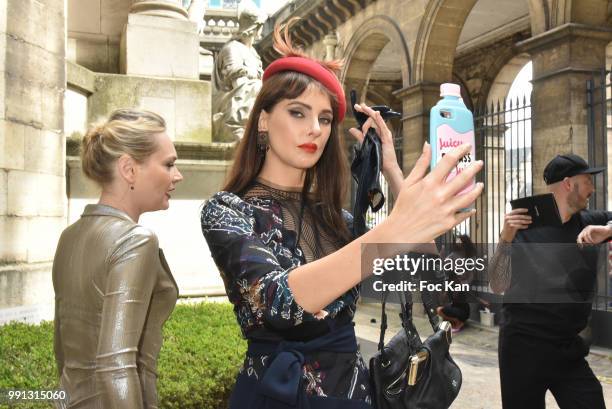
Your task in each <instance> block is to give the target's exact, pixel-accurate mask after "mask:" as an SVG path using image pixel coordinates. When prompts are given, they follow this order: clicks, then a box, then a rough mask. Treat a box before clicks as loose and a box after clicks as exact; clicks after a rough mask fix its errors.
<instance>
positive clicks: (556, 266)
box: [501, 210, 612, 340]
mask: <svg viewBox="0 0 612 409" xmlns="http://www.w3.org/2000/svg"><path fill="white" fill-rule="evenodd" d="M610 219H612V213H611V212H605V211H590V210H585V211H582V212H579V213H577V214H574V215H573V216H572V217H571V218H570V220H568V221H567V222H566V223H564V224H563V225H562V226H559V227H553V226H542V227H536V228H531V229H527V230H521V231H519V232H518V233H517V235H516V237H515V239H514V241H513V246H512V259H511V266H512V279H511V283H510V287H509V288H508V290H507V291H506V293H505V295H504V308H503V318H502V323H501V327H502V330H503V332H504V333H505V334H512V333H521V334H525V335H529V336H533V337H537V338H542V339H549V340H552V339H556V340H562V339H565V340H571V339H574V338H575V337H576V336H577V334H578V333H579V332H580V331H581V330H582V329H584V328H585V327H586V325H587V321H588V317H589V314H590V311H591V305H592V303H591V299H592V295H593V290H594V288H595V282H596V274H597V261H598V257H599V249H600V248H601V246H585V247H580V246H578V245H577V244H576V239H577V237H578V234H579V233H580V232H581V231H582V229H583V228H584V227H585V226H588V225H605V224H606V223H607V222H608V220H610Z"/></svg>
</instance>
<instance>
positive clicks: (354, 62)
mask: <svg viewBox="0 0 612 409" xmlns="http://www.w3.org/2000/svg"><path fill="white" fill-rule="evenodd" d="M611 8H612V7H611V3H610V2H609V1H608V0H376V1H374V0H295V1H292V2H289V3H287V5H286V6H285V7H283V8H281V9H280V10H279V11H278V12H277V13H276V14H274V15H273V16H272V17H271V18H270V19H269V20H268V21H267V23H266V26H265V30H264V36H263V38H262V39H261V40H260V41H259V42H258V44H257V47H258V50H259V51H260V54H261V55H262V57H263V60H264V66H265V64H266V63H267V62H269V61H270V60H271V59H272V58H274V51H273V50H272V47H271V44H272V42H271V41H272V40H271V34H270V33H271V29H272V27H273V25H274V24H275V23H276V22H283V21H286V20H287V19H288V18H290V17H292V16H299V17H301V18H302V19H301V20H300V22H299V23H298V24H297V26H296V28H295V30H294V33H293V35H294V37H295V38H296V39H297V41H298V42H300V43H301V44H302V45H303V46H304V47H305V48H306V49H308V50H309V51H310V52H311V53H313V54H314V55H316V56H318V57H320V58H343V59H344V60H345V62H346V64H345V67H344V69H343V71H342V74H341V80H342V82H343V83H344V85H345V89H350V88H354V89H356V90H358V92H359V94H360V95H361V97H362V99H364V100H366V101H368V102H370V103H384V104H387V105H391V106H393V107H394V108H395V109H396V110H398V111H400V112H402V118H401V119H400V120H397V122H392V126H393V128H394V129H396V131H397V132H399V133H400V134H401V137H402V138H401V144H402V152H403V157H402V162H403V165H404V171H405V172H406V173H407V172H408V171H409V170H410V168H411V166H412V164H413V163H414V162H415V160H416V158H417V155H418V152H420V150H421V147H422V144H423V142H424V140H425V138H426V137H427V136H428V133H429V109H430V108H431V107H432V106H433V105H434V104H435V103H436V102H437V101H438V99H439V96H438V90H439V85H440V84H441V83H442V82H448V81H454V82H459V83H461V84H462V85H463V88H464V92H465V95H464V100H465V101H466V102H467V104H468V105H469V106H470V107H471V108H473V109H477V108H478V107H482V106H484V105H486V104H488V103H490V102H491V101H495V100H497V99H500V98H501V99H503V98H504V97H505V96H506V95H507V93H508V90H509V88H510V84H511V83H512V80H513V78H514V77H515V76H516V74H517V73H518V71H519V70H520V69H521V68H522V67H523V66H524V65H525V64H526V63H527V62H528V61H531V62H532V64H533V81H532V84H533V92H532V94H531V102H532V108H531V110H532V113H531V117H532V126H531V128H532V144H533V148H532V150H533V153H532V155H533V158H532V165H533V175H534V178H533V183H534V193H538V192H542V191H543V189H544V186H543V182H542V181H541V178H540V176H539V175H541V174H542V170H543V167H544V165H545V164H546V163H547V162H548V160H549V159H550V158H551V157H552V156H553V155H554V154H556V153H558V152H568V151H571V152H575V153H578V154H580V155H582V156H584V157H588V138H587V134H588V121H589V119H588V116H587V110H586V87H585V82H586V80H587V79H589V78H590V77H591V76H592V75H593V73H595V72H598V71H599V70H601V69H602V68H604V67H605V66H606V48H607V46H608V44H609V43H610V41H612V24H611V19H610V16H611V12H610V10H611ZM234 15H235V13H233V12H232V11H228V10H217V11H209V10H207V14H206V17H205V24H204V25H203V31H202V33H200V34H198V30H197V24H196V23H194V22H191V21H189V20H188V18H187V17H188V14H187V11H186V10H185V8H184V7H183V2H182V1H180V0H67V1H66V2H65V1H64V0H42V1H41V0H6V1H2V2H0V72H1V73H2V76H1V77H0V294H2V295H0V309H5V310H6V309H7V308H12V307H16V306H24V305H25V306H27V305H32V304H37V303H38V302H40V301H41V300H45V302H48V301H50V297H51V298H52V294H51V295H50V296H49V284H50V279H49V267H50V263H51V260H52V258H53V251H54V249H55V244H56V242H57V238H58V235H59V232H61V230H62V229H63V228H64V227H65V226H66V225H67V224H68V223H70V222H72V221H74V220H75V219H76V218H78V215H79V214H80V211H81V209H82V208H83V206H84V205H85V203H88V202H91V201H92V200H95V197H96V194H97V190H96V187H95V186H94V185H92V184H91V183H89V182H87V181H86V180H85V179H84V178H83V176H82V174H81V172H80V164H79V162H78V157H77V150H76V146H77V142H78V138H79V132H82V130H83V129H84V126H85V124H86V123H89V122H92V121H95V120H96V119H97V118H99V117H102V116H104V115H107V114H108V113H109V112H110V111H111V110H112V109H114V108H116V107H119V106H125V105H130V106H136V107H140V108H146V109H151V110H155V111H157V112H159V113H161V114H162V115H164V116H165V117H166V119H167V120H168V123H169V134H170V135H171V137H172V138H173V139H174V141H175V143H176V145H177V149H178V152H179V157H180V158H181V160H180V161H179V167H180V168H181V171H183V174H184V175H185V182H184V183H183V184H181V185H179V188H178V189H177V199H176V200H174V201H173V204H172V207H171V210H170V211H169V212H167V214H165V215H164V216H161V215H156V214H153V215H150V216H147V217H145V218H143V222H144V223H150V224H151V226H153V227H154V228H155V229H156V230H157V231H158V233H159V235H160V238H161V241H162V246H165V247H166V253H167V254H168V257H169V259H170V264H171V265H172V266H176V267H175V270H178V271H179V274H178V281H179V285H181V277H185V281H184V282H183V283H184V286H183V288H182V289H181V290H182V291H183V292H187V291H188V290H189V288H191V289H194V291H196V292H202V291H218V289H219V284H220V282H219V281H218V279H217V278H216V275H217V273H216V271H214V267H212V265H211V264H210V260H209V259H207V255H206V253H207V250H206V248H205V245H204V242H203V240H202V239H201V235H200V234H199V226H198V222H197V210H198V208H199V205H200V204H201V202H202V200H203V199H204V198H206V197H207V196H209V195H210V194H211V193H212V192H214V191H216V190H217V189H218V188H219V186H220V185H221V181H222V179H223V176H224V174H225V171H226V169H227V167H228V165H229V163H230V162H229V160H230V158H231V147H230V146H227V145H224V144H220V143H216V142H214V137H213V136H211V134H210V73H207V72H206V68H204V69H203V68H202V67H203V66H204V67H205V66H207V64H208V65H210V64H209V63H210V61H209V60H207V62H205V63H204V64H202V61H204V60H206V58H208V59H210V58H212V57H214V53H215V51H216V50H218V49H219V47H220V46H221V44H223V42H225V41H227V39H229V38H230V36H231V32H232V27H233V26H234V24H235V17H234ZM232 19H234V20H232ZM608 54H609V53H608ZM65 96H66V98H65ZM349 117H350V116H349ZM351 125H352V124H351V122H350V120H347V121H346V124H345V127H349V126H351ZM598 126H599V125H598ZM79 129H80V130H81V131H79ZM491 194H492V193H491ZM168 220H173V222H172V223H170V222H169V221H168ZM473 228H474V229H478V228H481V229H482V228H484V227H483V226H480V227H479V226H473ZM164 237H166V242H165V243H164ZM176 237H181V240H180V241H181V243H180V244H178V243H177V240H176V239H175V238H176ZM167 247H169V249H168V248H167ZM204 260H207V261H204ZM197 277H200V278H201V277H210V279H208V278H207V279H204V281H198V279H199V278H197ZM190 280H195V281H190ZM207 280H208V281H207ZM41 282H42V283H46V284H45V285H40V283H41ZM193 282H197V284H194V285H192V284H193ZM190 286H191V287H190ZM215 289H216V290H215ZM6 294H8V295H6Z"/></svg>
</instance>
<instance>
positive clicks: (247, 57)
mask: <svg viewBox="0 0 612 409" xmlns="http://www.w3.org/2000/svg"><path fill="white" fill-rule="evenodd" d="M238 12H239V18H238V21H239V29H238V32H237V34H236V35H235V36H234V38H233V39H232V40H230V41H228V42H227V43H226V44H225V45H224V46H223V47H222V48H221V50H220V51H219V54H218V55H217V58H216V59H215V67H214V70H213V75H212V83H213V92H212V112H213V140H214V141H217V142H233V141H237V140H240V139H241V138H242V135H243V134H244V126H245V124H246V120H247V118H248V116H249V113H250V111H251V107H252V106H253V103H254V102H255V97H256V96H257V93H258V92H259V89H260V88H261V76H262V75H263V69H262V64H261V58H260V57H259V54H257V51H256V50H255V48H254V47H253V42H254V41H255V39H256V38H257V36H259V34H260V32H261V27H262V26H263V22H264V21H265V17H264V16H263V15H262V14H261V13H260V12H259V9H258V8H257V6H255V4H254V3H253V2H252V1H250V0H248V1H242V2H241V3H240V5H239V6H238Z"/></svg>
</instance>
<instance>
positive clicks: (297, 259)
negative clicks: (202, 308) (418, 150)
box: [201, 22, 482, 409]
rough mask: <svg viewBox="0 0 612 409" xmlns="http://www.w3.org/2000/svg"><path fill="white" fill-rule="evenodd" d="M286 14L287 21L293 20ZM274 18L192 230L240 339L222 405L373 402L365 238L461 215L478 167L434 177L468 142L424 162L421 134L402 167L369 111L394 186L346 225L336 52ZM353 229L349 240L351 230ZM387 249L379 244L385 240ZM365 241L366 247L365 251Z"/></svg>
mask: <svg viewBox="0 0 612 409" xmlns="http://www.w3.org/2000/svg"><path fill="white" fill-rule="evenodd" d="M290 24H291V22H290ZM290 24H288V25H287V26H286V27H285V30H284V35H282V34H281V30H280V28H279V27H276V29H275V32H274V41H275V49H276V50H277V51H279V52H280V53H281V54H282V55H283V57H281V58H279V59H277V60H276V61H274V62H272V63H271V64H270V65H269V66H268V67H267V68H266V70H265V71H264V75H263V85H262V88H261V91H260V92H259V95H258V96H257V99H256V101H255V104H254V106H253V109H252V112H251V115H250V117H249V120H248V122H247V126H246V130H245V135H244V138H243V139H242V140H241V142H240V144H239V146H238V148H237V153H236V158H235V160H234V164H233V167H232V169H231V172H230V175H229V180H228V182H227V183H226V185H225V187H224V189H223V191H222V192H219V193H217V194H215V195H214V196H213V197H212V198H211V199H210V200H209V201H208V203H207V204H206V206H205V207H204V208H203V210H202V219H201V222H202V231H203V233H204V236H205V238H206V240H207V242H208V246H209V248H210V251H211V254H212V256H213V259H214V260H215V263H216V264H217V266H218V268H219V271H220V273H221V275H222V277H223V280H224V283H225V288H226V291H227V294H228V297H229V299H230V301H231V302H232V303H233V304H234V311H235V313H236V317H237V319H238V323H239V324H240V327H241V329H242V333H243V335H244V337H245V338H246V339H247V340H248V341H249V346H248V351H247V356H246V359H245V361H244V365H243V366H242V368H241V369H240V373H239V375H238V378H237V383H236V386H235V388H234V391H233V394H232V398H231V402H230V408H241V409H242V408H272V407H274V408H298V407H300V408H303V407H310V408H313V409H314V408H332V407H333V408H371V407H372V398H371V391H370V384H369V377H368V371H367V367H366V365H365V364H364V362H363V359H362V357H361V355H360V353H359V351H358V349H357V342H356V339H355V333H354V328H353V324H352V319H353V315H354V313H355V306H356V302H357V298H358V296H359V291H358V287H357V285H358V284H359V282H360V281H361V280H362V279H364V278H366V277H365V276H363V275H362V274H361V268H360V267H361V266H360V264H361V261H362V259H363V260H364V262H367V259H368V258H372V257H380V256H381V255H382V256H392V255H391V254H388V255H387V254H381V253H379V254H373V253H374V251H373V249H375V248H376V246H368V247H367V249H368V250H366V254H363V255H362V253H361V245H362V244H367V243H398V245H397V247H398V250H399V249H401V250H408V249H409V248H410V245H406V244H401V243H427V242H430V241H431V240H433V238H434V237H436V236H438V235H439V234H441V233H443V232H445V231H446V230H448V229H450V228H452V227H453V226H455V225H456V224H458V223H460V222H461V221H463V220H465V219H466V218H468V217H469V216H470V215H472V214H473V212H466V213H457V212H458V210H459V209H463V208H466V207H468V206H469V205H470V204H471V203H472V202H473V201H474V200H475V198H476V197H477V196H478V195H479V194H480V192H481V190H482V186H480V185H479V186H478V187H477V188H475V189H474V190H473V191H472V192H470V193H468V194H465V195H462V196H458V197H455V194H456V193H457V192H459V191H460V190H461V188H462V187H463V186H464V185H465V184H466V183H467V181H469V180H470V179H471V178H472V177H473V176H474V175H475V174H476V173H477V172H478V170H479V169H480V168H481V166H482V164H481V163H480V162H477V163H476V164H474V165H472V166H471V167H470V168H468V169H467V170H465V171H464V172H462V173H461V175H459V176H458V177H457V178H455V179H453V180H452V181H451V182H449V183H444V180H445V177H446V175H447V174H448V172H449V171H450V170H451V168H452V167H453V166H455V164H456V163H457V160H458V159H459V158H461V157H463V155H464V154H465V153H466V152H468V148H469V147H465V146H464V147H461V148H458V149H457V150H455V151H454V152H452V153H449V154H447V155H446V156H445V157H444V159H443V160H442V161H441V162H440V164H439V165H438V166H437V167H436V169H434V171H432V172H431V173H430V174H429V175H427V176H425V173H426V172H427V169H428V166H429V160H430V157H431V151H430V148H429V145H427V144H425V146H424V148H423V153H422V155H421V157H420V158H419V159H418V161H417V163H416V165H415V167H414V169H413V170H412V172H411V173H410V175H409V176H408V178H406V179H405V180H404V179H403V175H402V172H401V170H400V168H399V166H398V165H397V160H396V158H395V153H394V150H393V144H392V138H391V133H390V131H389V130H388V128H387V127H386V125H385V123H384V121H383V119H382V118H381V116H380V114H378V113H376V112H375V111H373V110H372V109H370V108H369V107H366V106H365V105H359V106H357V107H356V109H358V110H360V111H361V112H365V113H367V114H368V115H369V116H370V117H371V118H370V119H368V121H367V122H366V123H365V124H364V127H363V128H364V129H362V130H357V129H353V130H351V133H352V134H353V135H354V136H355V137H357V138H358V139H361V138H363V134H364V132H365V131H366V130H367V129H366V128H368V127H369V126H373V124H375V126H376V127H377V128H378V132H379V134H380V136H381V140H382V145H383V157H384V163H383V172H384V174H385V176H386V178H387V180H388V181H389V182H390V184H391V187H392V190H393V193H394V195H395V197H396V202H395V207H394V209H393V211H392V212H391V214H390V215H389V217H388V218H387V219H386V220H385V221H384V222H382V223H381V224H380V225H378V226H377V227H375V228H374V229H372V230H371V231H369V232H367V233H366V234H364V235H363V236H361V237H359V238H357V239H354V238H353V237H352V236H351V233H350V232H351V221H352V217H351V215H350V214H348V212H346V211H344V210H342V204H343V203H344V194H345V192H346V190H347V184H348V181H349V176H348V163H347V160H346V157H345V155H344V148H343V142H342V140H341V139H340V135H339V134H338V125H339V124H340V122H342V120H343V118H344V114H345V104H346V103H345V96H344V91H343V90H342V86H341V84H340V82H339V81H338V79H337V77H336V75H335V74H334V71H335V70H337V69H339V68H340V64H339V63H338V62H320V61H316V60H314V59H311V58H309V57H307V56H306V55H304V54H303V53H301V52H299V51H297V50H295V49H294V48H293V47H292V46H291V42H290V38H289V34H288V29H289V25H290ZM353 239H354V240H353ZM384 249H387V251H388V249H389V246H384ZM369 253H372V254H369Z"/></svg>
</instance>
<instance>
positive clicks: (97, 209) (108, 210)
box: [81, 204, 135, 223]
mask: <svg viewBox="0 0 612 409" xmlns="http://www.w3.org/2000/svg"><path fill="white" fill-rule="evenodd" d="M86 216H113V217H118V218H120V219H124V220H127V221H130V222H132V223H135V222H134V220H132V219H131V218H130V216H128V214H127V213H125V212H124V211H123V210H119V209H116V208H114V207H111V206H107V205H103V204H88V205H87V206H85V210H83V214H81V217H86Z"/></svg>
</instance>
